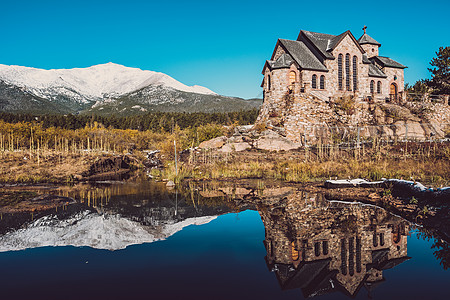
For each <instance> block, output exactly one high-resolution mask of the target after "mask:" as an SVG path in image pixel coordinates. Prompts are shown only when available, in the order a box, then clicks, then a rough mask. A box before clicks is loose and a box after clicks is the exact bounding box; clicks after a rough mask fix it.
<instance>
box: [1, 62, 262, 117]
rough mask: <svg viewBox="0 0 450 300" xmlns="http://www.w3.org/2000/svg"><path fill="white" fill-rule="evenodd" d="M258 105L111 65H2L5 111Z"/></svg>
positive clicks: (119, 111)
mask: <svg viewBox="0 0 450 300" xmlns="http://www.w3.org/2000/svg"><path fill="white" fill-rule="evenodd" d="M261 102H262V101H261V100H260V99H251V100H244V99H241V98H236V97H226V96H221V95H218V94H216V93H215V92H213V91H211V90H210V89H208V88H206V87H202V86H198V85H194V86H187V85H185V84H183V83H181V82H179V81H177V80H175V79H174V78H172V77H170V76H169V75H166V74H164V73H160V72H154V71H147V70H141V69H138V68H130V67H125V66H122V65H118V64H115V63H106V64H100V65H95V66H92V67H88V68H74V69H52V70H44V69H37V68H30V67H22V66H8V65H1V64H0V111H3V112H23V113H36V114H45V113H63V114H67V113H88V114H91V113H95V114H103V115H107V114H115V115H133V114H142V113H145V112H152V111H170V112H229V111H240V110H248V109H252V108H258V107H259V106H260V105H261Z"/></svg>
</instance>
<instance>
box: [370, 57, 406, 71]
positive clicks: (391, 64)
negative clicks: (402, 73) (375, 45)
mask: <svg viewBox="0 0 450 300" xmlns="http://www.w3.org/2000/svg"><path fill="white" fill-rule="evenodd" d="M370 59H371V60H375V61H376V62H377V63H379V64H380V65H381V66H382V67H383V68H384V67H388V68H397V69H404V68H407V66H404V65H402V64H401V63H398V62H396V61H395V60H393V59H392V58H389V57H385V56H374V57H372V58H370Z"/></svg>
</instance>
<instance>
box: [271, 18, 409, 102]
mask: <svg viewBox="0 0 450 300" xmlns="http://www.w3.org/2000/svg"><path fill="white" fill-rule="evenodd" d="M363 29H364V34H363V35H362V36H361V37H360V38H359V39H358V40H357V39H356V38H355V37H354V36H353V34H352V33H351V32H350V31H349V30H348V31H346V32H344V33H342V34H340V35H331V34H324V33H317V32H310V31H305V30H301V31H300V34H299V35H298V38H297V40H296V41H292V40H285V39H279V40H278V41H277V44H276V46H275V50H274V51H273V54H272V57H271V59H270V60H268V61H266V63H265V65H264V68H263V71H262V73H263V75H264V81H263V83H262V87H263V91H264V102H278V101H280V100H281V99H282V98H283V96H284V95H285V94H286V92H289V93H292V94H294V95H296V94H300V93H311V94H313V95H315V96H316V97H318V98H320V99H324V100H332V99H333V98H336V97H342V96H345V95H352V96H355V97H356V98H358V99H361V100H363V99H366V100H370V99H373V100H375V101H377V100H401V98H402V96H403V87H404V76H403V69H404V68H406V66H404V65H402V64H400V63H398V62H396V61H395V60H393V59H391V58H389V57H385V56H380V55H379V48H380V46H381V44H380V43H379V42H377V41H376V40H375V39H373V38H372V37H370V36H369V35H368V34H367V33H366V27H364V28H363Z"/></svg>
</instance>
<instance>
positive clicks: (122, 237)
mask: <svg viewBox="0 0 450 300" xmlns="http://www.w3.org/2000/svg"><path fill="white" fill-rule="evenodd" d="M215 218H216V217H214V216H206V217H196V218H188V219H185V220H183V221H180V222H170V221H168V222H165V224H164V222H159V223H160V225H157V226H146V225H142V224H141V223H139V222H135V221H131V220H129V219H127V218H124V217H121V216H120V215H110V214H99V213H96V212H92V211H89V210H85V211H82V212H79V213H76V214H74V215H72V216H70V217H69V218H67V219H62V220H60V219H59V218H58V217H57V216H56V215H49V216H45V217H42V218H40V219H38V220H36V221H35V222H32V223H31V224H29V225H28V226H27V227H26V228H24V229H19V230H16V231H13V232H9V233H7V234H5V235H4V236H2V237H0V251H13V250H23V249H27V248H36V247H45V246H76V247H81V246H88V247H92V248H97V249H108V250H118V249H124V248H126V247H127V246H129V245H134V244H142V243H151V242H155V241H158V240H164V239H166V238H168V237H169V236H171V235H173V234H175V233H176V232H178V231H180V230H181V229H183V228H184V227H186V226H189V225H202V224H205V223H208V222H210V221H211V220H214V219H215ZM161 221H162V220H161Z"/></svg>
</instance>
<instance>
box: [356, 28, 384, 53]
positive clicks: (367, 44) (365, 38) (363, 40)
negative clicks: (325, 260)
mask: <svg viewBox="0 0 450 300" xmlns="http://www.w3.org/2000/svg"><path fill="white" fill-rule="evenodd" d="M362 29H363V30H364V34H363V35H362V36H361V37H360V38H359V39H358V43H359V44H360V45H361V47H362V48H363V49H364V51H366V53H367V56H368V57H369V58H370V57H374V56H378V48H379V47H381V44H380V43H378V42H377V41H376V40H375V39H373V38H372V37H371V36H369V35H368V34H367V33H366V29H367V26H366V25H364V27H363V28H362Z"/></svg>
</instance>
